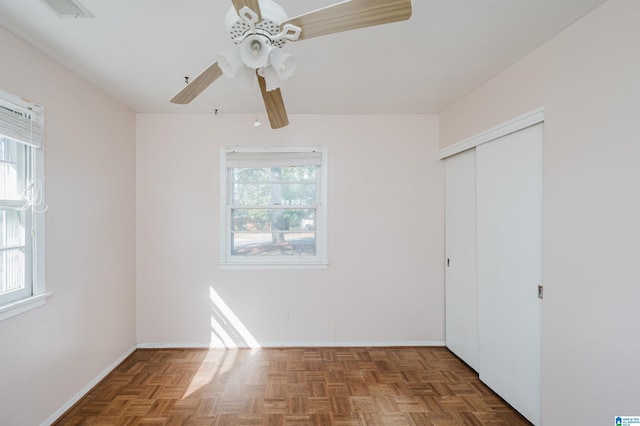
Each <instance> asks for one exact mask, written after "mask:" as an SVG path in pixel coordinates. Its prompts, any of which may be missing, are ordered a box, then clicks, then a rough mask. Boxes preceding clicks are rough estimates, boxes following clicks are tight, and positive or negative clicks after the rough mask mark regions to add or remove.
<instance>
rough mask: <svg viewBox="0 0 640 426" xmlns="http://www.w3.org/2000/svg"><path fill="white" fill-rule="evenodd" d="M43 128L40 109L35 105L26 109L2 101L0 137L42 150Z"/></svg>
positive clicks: (0, 103) (0, 106) (0, 107)
mask: <svg viewBox="0 0 640 426" xmlns="http://www.w3.org/2000/svg"><path fill="white" fill-rule="evenodd" d="M43 128H44V127H43V119H42V113H41V108H40V107H38V106H37V105H34V106H33V107H26V108H25V107H21V106H18V105H15V104H13V103H11V102H8V101H6V100H4V99H0V135H2V136H4V137H6V138H9V139H13V140H15V141H17V142H20V143H23V144H27V145H31V146H34V147H36V148H40V147H42V139H43V133H44V132H43Z"/></svg>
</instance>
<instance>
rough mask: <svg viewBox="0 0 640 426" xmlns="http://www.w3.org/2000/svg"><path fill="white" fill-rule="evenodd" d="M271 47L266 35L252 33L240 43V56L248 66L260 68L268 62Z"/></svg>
mask: <svg viewBox="0 0 640 426" xmlns="http://www.w3.org/2000/svg"><path fill="white" fill-rule="evenodd" d="M271 49H273V47H272V46H271V44H270V42H269V40H268V39H267V38H266V37H262V36H259V35H256V34H252V35H250V36H248V37H247V38H245V39H244V41H243V42H242V44H241V45H240V58H241V59H242V62H244V63H245V65H246V66H248V67H249V68H253V69H254V70H256V69H258V68H262V67H264V66H265V65H267V63H268V62H269V53H270V52H271Z"/></svg>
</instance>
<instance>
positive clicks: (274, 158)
mask: <svg viewBox="0 0 640 426" xmlns="http://www.w3.org/2000/svg"><path fill="white" fill-rule="evenodd" d="M225 162H226V165H227V167H228V168H245V167H295V166H320V165H322V153H321V152H317V151H309V152H235V151H234V152H227V153H226V158H225Z"/></svg>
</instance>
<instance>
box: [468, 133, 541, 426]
mask: <svg viewBox="0 0 640 426" xmlns="http://www.w3.org/2000/svg"><path fill="white" fill-rule="evenodd" d="M542 129H543V127H542V124H538V125H535V126H532V127H528V128H526V129H523V130H520V131H518V132H516V133H512V134H510V135H507V136H504V137H502V138H500V139H496V140H495V141H491V142H488V143H485V144H483V145H480V146H478V147H477V148H476V150H477V151H476V171H477V175H476V179H477V216H478V258H477V260H478V265H477V273H478V324H479V342H480V346H479V354H478V355H479V359H478V361H479V373H480V379H481V380H482V381H483V382H485V383H486V384H487V385H488V386H489V387H490V388H491V389H493V390H494V391H495V392H496V393H498V394H499V395H500V396H502V397H503V398H504V399H505V400H506V401H507V402H508V403H509V404H511V405H512V406H513V407H514V408H515V409H516V410H518V411H519V412H520V413H522V415H524V416H525V417H526V418H527V419H528V420H529V421H531V422H532V423H533V424H535V425H538V424H540V418H541V406H540V400H541V395H540V392H541V391H540V376H541V365H540V363H541V325H542V324H541V321H542V300H540V299H538V285H540V284H541V276H542V138H543V133H542Z"/></svg>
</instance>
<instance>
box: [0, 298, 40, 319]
mask: <svg viewBox="0 0 640 426" xmlns="http://www.w3.org/2000/svg"><path fill="white" fill-rule="evenodd" d="M49 296H51V293H42V294H38V295H36V296H31V297H27V298H25V299H21V300H17V301H15V302H11V303H9V304H8V305H4V306H0V321H3V320H6V319H8V318H11V317H15V316H16V315H20V314H22V313H25V312H27V311H30V310H32V309H35V308H37V307H39V306H42V305H44V303H45V301H46V299H47V297H49Z"/></svg>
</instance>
